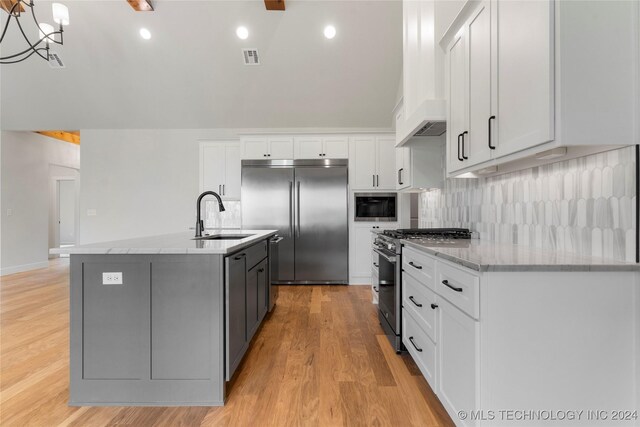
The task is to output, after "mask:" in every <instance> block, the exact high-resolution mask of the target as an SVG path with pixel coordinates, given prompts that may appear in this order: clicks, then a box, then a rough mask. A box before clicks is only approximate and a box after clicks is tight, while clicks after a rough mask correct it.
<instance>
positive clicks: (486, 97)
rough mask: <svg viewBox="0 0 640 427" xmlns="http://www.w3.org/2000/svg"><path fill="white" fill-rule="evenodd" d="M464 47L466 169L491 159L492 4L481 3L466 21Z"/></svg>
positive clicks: (487, 0) (492, 114) (486, 1)
mask: <svg viewBox="0 0 640 427" xmlns="http://www.w3.org/2000/svg"><path fill="white" fill-rule="evenodd" d="M467 45H468V48H469V53H468V60H469V67H468V69H469V76H468V80H467V81H468V87H469V89H468V94H469V100H468V103H469V112H468V122H467V128H468V129H469V130H468V134H467V135H465V155H466V157H468V159H465V162H464V164H465V166H468V165H475V164H478V163H482V162H485V161H487V160H490V159H491V151H492V148H491V147H493V144H491V141H489V127H490V126H492V125H493V123H492V122H493V120H495V119H493V118H492V116H494V113H493V112H492V111H491V87H492V79H491V61H492V56H491V51H492V46H491V1H489V0H485V1H483V2H482V3H481V4H480V6H479V7H478V9H477V12H476V13H475V14H473V15H472V17H471V19H470V20H469V26H468V27H467ZM492 139H493V138H492ZM494 142H495V141H494Z"/></svg>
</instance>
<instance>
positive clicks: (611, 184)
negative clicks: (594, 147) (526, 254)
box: [419, 147, 636, 261]
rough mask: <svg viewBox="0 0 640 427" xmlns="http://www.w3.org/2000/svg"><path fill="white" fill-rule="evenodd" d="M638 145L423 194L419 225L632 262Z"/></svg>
mask: <svg viewBox="0 0 640 427" xmlns="http://www.w3.org/2000/svg"><path fill="white" fill-rule="evenodd" d="M634 150H635V149H634V147H626V148H622V149H618V150H613V151H608V152H605V153H600V154H594V155H591V156H587V157H582V158H578V159H572V160H567V161H565V162H559V163H554V164H550V165H544V166H539V167H535V168H531V169H526V170H522V171H517V172H512V173H508V174H505V175H500V176H495V177H488V178H479V179H463V178H457V179H447V180H446V182H445V186H444V189H442V190H433V191H428V192H423V193H420V198H419V224H420V227H466V228H470V229H471V230H473V231H477V232H479V233H480V238H481V239H486V240H493V241H498V242H509V243H515V244H520V245H529V246H533V247H535V248H541V249H548V250H558V251H565V252H572V253H577V254H581V255H588V256H595V257H603V258H610V259H614V260H626V261H635V244H636V243H635V242H636V232H635V228H636V224H635V217H636V207H635V206H636V182H635V167H636V165H635V151H634Z"/></svg>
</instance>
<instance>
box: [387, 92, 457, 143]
mask: <svg viewBox="0 0 640 427" xmlns="http://www.w3.org/2000/svg"><path fill="white" fill-rule="evenodd" d="M445 106H446V103H445V101H444V100H443V99H428V100H425V101H423V102H422V103H421V104H420V105H419V106H418V108H417V109H416V110H415V111H414V113H413V114H412V115H411V116H409V117H407V118H406V119H405V120H397V121H396V146H402V145H404V144H405V143H406V142H407V141H409V140H410V139H412V138H419V137H433V136H442V135H444V133H445V132H446V131H447V121H446V112H445V111H446V110H445V108H446V107H445ZM400 108H402V106H400Z"/></svg>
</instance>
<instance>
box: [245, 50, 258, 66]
mask: <svg viewBox="0 0 640 427" xmlns="http://www.w3.org/2000/svg"><path fill="white" fill-rule="evenodd" d="M242 54H243V56H244V65H260V58H259V57H258V50H257V49H242Z"/></svg>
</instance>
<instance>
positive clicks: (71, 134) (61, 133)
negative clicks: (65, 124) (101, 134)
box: [36, 130, 80, 145]
mask: <svg viewBox="0 0 640 427" xmlns="http://www.w3.org/2000/svg"><path fill="white" fill-rule="evenodd" d="M36 133H39V134H40V135H44V136H48V137H49V138H55V139H59V140H60V141H65V142H70V143H72V144H76V145H80V131H79V130H38V131H36Z"/></svg>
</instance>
